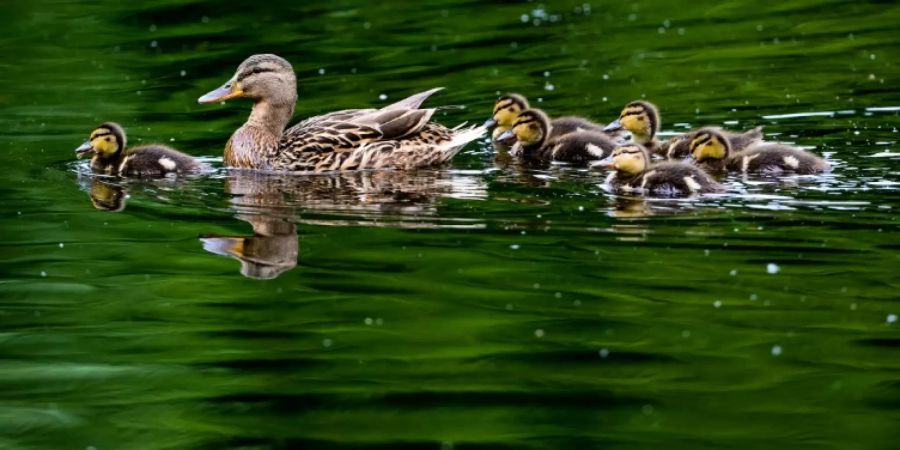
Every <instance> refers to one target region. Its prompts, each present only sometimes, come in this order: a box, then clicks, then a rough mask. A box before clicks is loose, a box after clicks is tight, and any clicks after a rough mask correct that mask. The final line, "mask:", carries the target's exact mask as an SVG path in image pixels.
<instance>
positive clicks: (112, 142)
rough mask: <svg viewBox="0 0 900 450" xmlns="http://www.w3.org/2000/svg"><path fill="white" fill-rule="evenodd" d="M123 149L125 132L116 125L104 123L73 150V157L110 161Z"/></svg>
mask: <svg viewBox="0 0 900 450" xmlns="http://www.w3.org/2000/svg"><path fill="white" fill-rule="evenodd" d="M124 148H125V130H124V129H122V127H121V126H120V125H119V124H117V123H113V122H106V123H104V124H101V125H100V126H98V127H97V128H94V130H93V131H91V136H90V138H88V140H87V141H85V142H84V144H81V146H79V147H78V148H76V149H75V156H76V157H77V158H82V157H85V156H91V157H93V158H97V159H110V158H113V157H114V156H116V155H118V154H119V153H120V152H121V151H122V149H124Z"/></svg>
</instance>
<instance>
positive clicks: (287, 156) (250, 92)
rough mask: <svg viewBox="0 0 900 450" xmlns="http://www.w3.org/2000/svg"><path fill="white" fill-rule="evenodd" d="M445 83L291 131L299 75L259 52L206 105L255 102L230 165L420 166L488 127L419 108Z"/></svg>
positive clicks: (234, 142)
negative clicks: (453, 121)
mask: <svg viewBox="0 0 900 450" xmlns="http://www.w3.org/2000/svg"><path fill="white" fill-rule="evenodd" d="M440 89H441V88H436V89H431V90H428V91H425V92H421V93H419V94H416V95H413V96H411V97H408V98H405V99H403V100H400V101H399V102H396V103H394V104H391V105H388V106H385V107H384V108H380V109H349V110H343V111H336V112H332V113H327V114H324V115H321V116H315V117H311V118H308V119H306V120H304V121H302V122H300V123H298V124H297V125H294V126H293V127H291V128H288V129H287V130H285V127H286V126H287V124H288V122H289V121H290V120H291V117H292V116H293V115H294V105H295V103H296V102H297V79H296V76H295V75H294V69H293V67H291V64H290V63H288V62H287V61H286V60H285V59H284V58H281V57H279V56H277V55H253V56H251V57H249V58H247V59H246V60H244V62H242V63H241V64H240V66H238V68H237V70H236V71H235V73H234V76H232V77H231V78H230V79H229V80H228V81H227V82H226V83H225V84H224V85H222V87H220V88H218V89H215V90H213V91H211V92H209V93H207V94H206V95H204V96H202V97H200V98H199V99H198V102H199V103H215V102H223V101H225V100H230V99H233V98H248V99H251V100H253V110H252V112H251V113H250V117H249V118H248V119H247V122H246V123H244V125H243V126H241V127H240V128H238V129H237V130H236V131H235V132H234V133H233V134H232V135H231V138H230V139H229V140H228V143H227V144H226V146H225V158H224V161H225V164H226V165H227V166H230V167H237V168H242V169H258V170H266V171H277V172H327V171H341V170H364V169H414V168H417V167H428V166H435V165H440V164H443V163H446V162H448V161H449V160H450V159H451V158H452V157H453V156H455V155H456V154H457V153H458V152H459V151H460V150H461V149H462V148H463V146H465V145H466V144H467V143H469V142H471V141H473V140H475V139H478V138H479V137H480V136H482V135H483V134H484V132H485V131H486V130H485V128H484V127H469V128H462V127H461V126H460V127H456V128H453V129H450V128H447V127H445V126H443V125H441V124H438V123H435V122H432V121H431V116H432V115H433V114H434V112H435V109H433V108H430V109H421V108H419V107H420V106H421V104H422V102H424V101H425V100H426V99H427V98H428V97H429V96H431V95H432V94H434V93H435V92H437V91H439V90H440Z"/></svg>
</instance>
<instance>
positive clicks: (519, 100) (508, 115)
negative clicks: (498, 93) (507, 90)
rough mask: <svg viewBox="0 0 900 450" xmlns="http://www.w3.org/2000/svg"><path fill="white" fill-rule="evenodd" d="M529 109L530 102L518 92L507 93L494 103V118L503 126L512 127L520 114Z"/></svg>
mask: <svg viewBox="0 0 900 450" xmlns="http://www.w3.org/2000/svg"><path fill="white" fill-rule="evenodd" d="M526 109H528V102H527V101H526V100H525V98H524V97H522V96H520V95H518V94H507V95H504V96H503V97H500V98H499V99H497V102H496V103H494V113H493V115H492V116H491V118H492V120H493V121H494V122H496V123H497V125H498V126H499V127H500V128H501V129H503V128H510V127H512V126H513V123H514V122H515V121H516V119H517V118H518V117H519V114H520V113H521V112H522V111H524V110H526Z"/></svg>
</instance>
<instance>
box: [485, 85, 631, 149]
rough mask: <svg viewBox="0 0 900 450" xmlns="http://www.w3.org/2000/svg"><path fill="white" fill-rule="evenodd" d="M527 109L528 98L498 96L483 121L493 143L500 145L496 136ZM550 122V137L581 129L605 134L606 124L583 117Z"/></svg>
mask: <svg viewBox="0 0 900 450" xmlns="http://www.w3.org/2000/svg"><path fill="white" fill-rule="evenodd" d="M528 109H531V106H530V105H529V103H528V99H526V98H525V97H524V96H523V95H520V94H514V93H509V94H505V95H503V96H501V97H500V98H498V99H497V101H496V102H495V103H494V113H493V115H492V116H491V118H490V119H488V120H487V122H485V125H486V126H488V127H491V126H493V127H494V130H493V131H492V132H491V140H492V141H493V142H494V143H495V144H500V145H501V146H502V143H501V142H499V141H498V137H500V135H502V134H503V133H505V132H507V131H509V130H510V129H512V127H513V125H514V124H515V122H516V119H517V118H518V117H519V115H520V114H522V112H523V111H526V110H528ZM550 124H551V125H552V127H551V132H550V136H549V138H551V139H553V138H558V137H560V136H562V135H565V134H569V133H575V132H582V131H590V132H595V133H603V134H607V133H606V132H604V131H603V129H604V127H606V125H604V124H602V123H596V122H592V121H590V120H588V119H585V118H584V117H578V116H563V117H557V118H555V119H550ZM608 135H609V136H611V137H613V138H615V137H619V136H620V134H619V133H618V132H613V133H609V134H608Z"/></svg>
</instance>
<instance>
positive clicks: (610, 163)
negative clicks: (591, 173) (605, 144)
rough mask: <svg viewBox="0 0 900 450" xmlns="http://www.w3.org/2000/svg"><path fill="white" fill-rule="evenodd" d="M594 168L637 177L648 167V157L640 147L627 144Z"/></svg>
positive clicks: (645, 150)
mask: <svg viewBox="0 0 900 450" xmlns="http://www.w3.org/2000/svg"><path fill="white" fill-rule="evenodd" d="M595 166H599V167H604V168H607V169H613V170H615V171H616V172H623V173H626V174H628V175H637V174H639V173H641V172H643V171H645V170H647V167H648V166H650V155H649V154H647V149H645V148H644V147H643V146H641V145H637V144H628V145H622V146H620V147H617V148H616V149H615V150H613V152H612V154H611V155H609V158H606V159H604V160H602V161H599V162H597V163H596V164H595Z"/></svg>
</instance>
